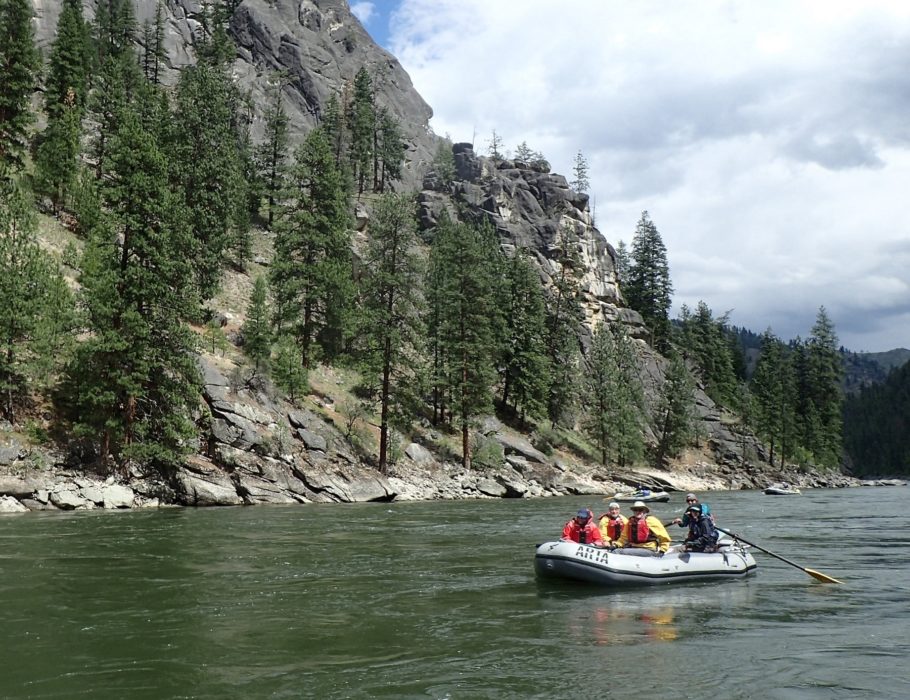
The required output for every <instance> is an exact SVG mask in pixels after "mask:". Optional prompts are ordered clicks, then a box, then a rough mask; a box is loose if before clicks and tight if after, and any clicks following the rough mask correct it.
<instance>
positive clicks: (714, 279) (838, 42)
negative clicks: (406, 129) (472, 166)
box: [351, 0, 910, 352]
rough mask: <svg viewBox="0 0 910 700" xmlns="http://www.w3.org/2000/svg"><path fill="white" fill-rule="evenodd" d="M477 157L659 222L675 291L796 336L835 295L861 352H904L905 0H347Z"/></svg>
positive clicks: (604, 229)
mask: <svg viewBox="0 0 910 700" xmlns="http://www.w3.org/2000/svg"><path fill="white" fill-rule="evenodd" d="M351 7H352V10H353V11H354V13H355V14H356V15H357V16H358V18H360V20H361V22H362V23H363V24H364V26H365V28H366V29H367V31H369V32H370V34H371V36H372V37H373V38H374V40H376V41H377V43H379V44H381V45H382V46H384V47H385V48H386V49H388V50H389V51H390V52H391V53H392V54H394V55H395V56H396V57H397V58H398V60H399V61H400V62H401V64H402V66H403V67H404V68H405V70H406V71H407V72H408V74H409V75H410V77H411V80H412V81H413V83H414V86H415V88H416V89H417V91H418V92H419V93H420V94H421V95H422V96H423V98H424V99H425V100H426V101H427V102H428V103H429V104H430V106H431V107H432V108H433V110H434V117H433V120H432V122H431V124H430V125H431V127H432V128H433V131H434V132H436V133H437V134H439V135H448V136H449V137H450V138H451V139H452V140H453V141H455V142H458V141H468V142H473V143H474V144H475V150H476V151H477V152H479V153H486V151H487V148H488V145H489V141H490V139H491V137H492V133H493V131H494V130H495V131H496V133H497V134H498V135H499V137H500V138H501V139H502V142H503V144H504V145H505V148H506V149H509V150H514V148H515V147H516V146H518V144H520V143H522V142H526V143H527V144H528V146H530V148H532V149H533V150H536V151H539V152H541V153H543V155H544V156H546V157H547V159H548V160H549V161H550V163H551V165H552V168H553V170H554V172H558V173H561V174H563V175H566V176H567V178H568V179H569V180H572V179H573V178H572V172H573V165H574V162H575V156H576V154H577V153H578V152H581V153H582V154H583V155H584V158H585V159H586V161H587V163H588V167H589V173H588V176H589V179H590V183H591V185H590V190H589V194H590V195H591V202H592V209H593V211H594V215H595V220H596V225H597V228H598V229H599V230H600V232H601V233H602V234H603V235H604V236H605V238H606V239H607V241H609V242H610V243H611V244H613V245H614V246H616V245H617V244H618V242H619V241H620V240H623V241H625V243H626V244H627V245H630V244H631V241H632V237H633V235H634V233H635V226H636V223H637V222H638V221H639V219H640V218H641V214H642V212H643V211H645V210H646V211H648V213H649V215H650V218H651V220H652V221H653V222H654V224H655V225H656V226H657V228H658V230H659V231H660V234H661V237H662V239H663V242H664V244H665V245H666V247H667V259H668V261H669V265H670V276H671V280H672V283H673V287H674V296H673V298H674V306H673V311H672V312H671V314H672V315H673V316H676V314H678V312H679V309H680V307H681V305H682V304H686V305H688V306H689V307H690V308H693V309H694V308H695V306H696V305H697V304H698V302H699V301H704V302H705V303H706V304H707V305H708V306H709V307H710V308H711V309H712V311H713V312H714V315H715V317H719V316H721V315H722V314H724V313H728V312H729V318H730V322H731V323H732V324H733V325H736V326H740V327H745V328H748V329H750V330H752V331H754V332H756V333H762V332H764V331H765V330H766V329H768V328H770V329H771V330H772V331H773V332H774V333H775V334H776V335H777V336H778V337H780V338H783V339H785V340H789V339H791V338H795V337H797V336H800V337H802V338H804V339H805V338H806V337H808V336H809V335H810V333H811V328H812V325H813V324H814V322H815V319H816V316H817V314H818V310H819V308H820V307H822V306H824V307H825V310H826V311H827V314H828V316H829V317H830V318H831V320H832V321H833V322H834V326H835V329H836V332H837V334H838V337H839V339H840V343H841V344H842V345H843V346H844V347H846V348H848V349H850V350H854V351H866V352H879V351H885V350H890V349H892V348H897V347H904V348H910V195H908V192H907V190H908V185H910V2H908V1H907V0H851V1H849V2H848V1H847V0H725V1H723V0H672V1H670V0H561V1H560V2H553V0H374V1H372V2H367V1H363V2H359V1H357V0H354V1H352V3H351Z"/></svg>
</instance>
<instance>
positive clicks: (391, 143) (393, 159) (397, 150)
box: [373, 107, 405, 192]
mask: <svg viewBox="0 0 910 700" xmlns="http://www.w3.org/2000/svg"><path fill="white" fill-rule="evenodd" d="M404 152H405V144H404V140H403V139H402V135H401V126H400V125H399V123H398V120H397V119H395V117H393V116H392V114H391V112H389V110H388V109H386V108H385V107H381V108H379V110H378V111H377V114H376V139H375V154H376V155H375V160H376V168H375V171H374V176H373V178H374V179H373V191H375V192H385V188H386V185H387V184H388V183H389V182H390V181H392V180H398V179H399V178H400V177H401V164H402V163H403V162H404Z"/></svg>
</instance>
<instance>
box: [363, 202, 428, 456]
mask: <svg viewBox="0 0 910 700" xmlns="http://www.w3.org/2000/svg"><path fill="white" fill-rule="evenodd" d="M415 213H416V208H415V202H414V198H413V196H411V195H396V194H387V195H383V197H381V198H380V200H379V203H378V205H377V207H376V209H375V211H374V212H373V217H372V220H371V222H370V239H369V245H368V248H367V251H366V254H365V256H364V266H365V268H366V269H365V278H364V281H363V287H362V293H361V298H362V299H363V305H362V306H363V313H362V320H361V324H360V329H359V330H360V332H359V334H358V339H359V342H360V345H361V353H360V354H361V358H362V360H363V361H362V365H361V366H362V368H363V370H364V371H363V373H364V376H365V378H366V379H367V381H368V382H370V383H373V382H375V383H376V384H377V385H378V389H379V390H378V399H379V415H380V418H379V471H381V472H383V473H385V471H386V466H387V464H388V461H389V434H390V429H391V428H392V427H393V426H394V425H396V424H398V425H401V424H402V423H403V422H404V420H403V416H404V415H405V408H406V407H407V406H408V405H409V403H411V401H412V397H411V395H410V391H409V390H410V387H411V386H412V385H413V384H414V377H415V369H416V368H417V367H418V366H419V359H418V352H419V351H418V348H419V330H420V328H419V321H420V310H421V301H420V281H421V274H422V269H421V265H420V260H419V258H418V257H417V254H416V250H417V243H418V241H417V233H416V228H417V225H416V220H415Z"/></svg>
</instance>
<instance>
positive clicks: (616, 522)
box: [607, 516, 623, 540]
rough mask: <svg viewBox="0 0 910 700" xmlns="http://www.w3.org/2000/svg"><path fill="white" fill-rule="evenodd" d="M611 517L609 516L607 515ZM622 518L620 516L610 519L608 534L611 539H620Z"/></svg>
mask: <svg viewBox="0 0 910 700" xmlns="http://www.w3.org/2000/svg"><path fill="white" fill-rule="evenodd" d="M607 517H609V516H607ZM622 526H623V522H622V518H620V517H619V516H617V517H615V518H610V521H609V522H608V523H607V536H608V537H609V538H610V539H611V540H618V539H619V536H620V535H621V534H622Z"/></svg>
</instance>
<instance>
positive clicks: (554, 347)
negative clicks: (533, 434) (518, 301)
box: [546, 225, 582, 426]
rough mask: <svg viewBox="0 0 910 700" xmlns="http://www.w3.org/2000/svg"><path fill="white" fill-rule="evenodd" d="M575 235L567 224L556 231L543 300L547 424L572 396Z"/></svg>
mask: <svg viewBox="0 0 910 700" xmlns="http://www.w3.org/2000/svg"><path fill="white" fill-rule="evenodd" d="M577 243H578V235H577V234H576V232H575V230H574V229H573V228H572V227H571V226H570V225H565V226H563V228H562V229H561V231H560V238H559V249H558V251H557V256H558V259H557V260H555V261H553V265H554V267H555V268H556V274H555V275H554V277H553V288H552V290H551V292H550V298H549V300H548V303H547V336H546V354H547V360H548V363H549V368H548V372H547V374H548V375H549V379H550V386H549V390H548V399H547V415H548V416H549V418H550V423H551V425H553V426H555V425H556V424H557V423H558V422H559V421H561V420H564V419H565V418H566V416H567V414H568V413H569V412H570V411H571V409H572V407H573V405H574V403H575V398H576V393H577V389H578V387H577V382H576V377H577V374H578V371H577V370H578V358H579V343H578V334H579V329H580V324H581V321H582V310H581V304H580V301H579V290H578V271H579V270H580V269H581V263H580V259H579V256H578V246H577Z"/></svg>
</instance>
